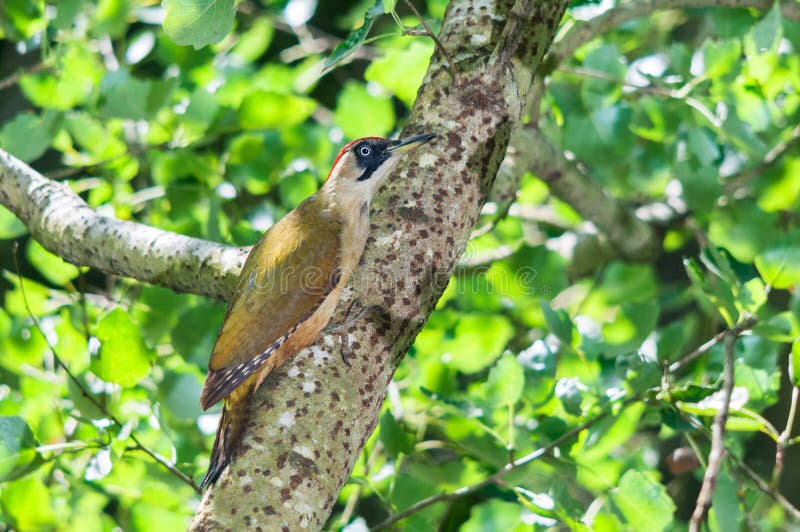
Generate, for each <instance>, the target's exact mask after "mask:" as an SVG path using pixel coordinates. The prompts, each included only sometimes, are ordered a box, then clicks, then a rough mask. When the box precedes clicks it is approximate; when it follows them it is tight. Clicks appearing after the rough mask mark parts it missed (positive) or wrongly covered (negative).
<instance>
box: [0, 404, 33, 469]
mask: <svg viewBox="0 0 800 532" xmlns="http://www.w3.org/2000/svg"><path fill="white" fill-rule="evenodd" d="M37 446H38V442H37V441H36V439H35V438H34V437H33V432H32V431H31V428H30V427H29V426H28V424H27V423H25V420H23V419H22V418H20V417H17V416H11V417H6V416H2V417H0V482H7V481H9V480H14V479H16V478H19V477H22V476H24V475H27V474H28V473H30V472H31V471H34V470H35V469H36V468H37V467H39V466H40V465H42V464H43V463H44V460H42V457H41V455H39V453H38V452H37V451H36V447H37Z"/></svg>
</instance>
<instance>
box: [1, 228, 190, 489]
mask: <svg viewBox="0 0 800 532" xmlns="http://www.w3.org/2000/svg"><path fill="white" fill-rule="evenodd" d="M17 248H18V246H17V244H16V243H15V244H14V249H13V250H12V256H13V260H14V268H15V269H16V270H17V277H18V278H19V290H20V293H21V294H22V302H23V304H24V305H25V310H26V311H27V312H28V316H29V317H30V318H31V320H33V324H34V325H35V326H36V329H37V330H38V331H39V334H40V335H41V336H42V338H44V341H45V343H46V344H47V347H49V348H50V351H51V352H52V353H53V360H55V362H56V364H57V365H58V366H60V367H61V369H63V370H64V373H66V374H67V377H68V378H69V379H70V380H71V381H72V382H73V383H74V384H75V386H77V387H78V389H79V390H80V391H81V394H82V395H83V396H84V397H85V398H86V399H88V400H89V402H90V403H92V404H93V405H94V406H95V407H97V409H98V410H99V411H100V412H101V413H102V414H103V416H105V417H106V418H108V419H110V420H111V422H112V423H114V424H115V425H116V426H117V427H119V428H120V429H121V428H122V427H123V423H121V422H120V421H119V420H118V419H117V418H116V417H115V416H114V414H112V413H111V412H109V410H108V409H107V408H106V406H105V405H104V404H103V403H101V402H100V401H98V400H97V398H96V397H94V395H92V394H91V393H90V392H89V390H87V389H86V387H85V386H84V385H83V383H82V382H81V381H80V380H79V379H78V378H77V377H76V376H75V374H74V373H72V371H70V369H69V367H67V365H66V364H65V363H64V361H63V360H61V357H60V356H59V355H58V353H57V352H56V348H55V346H54V345H53V344H52V343H51V342H50V340H49V339H48V338H47V335H45V333H44V330H43V329H42V325H41V323H40V322H39V318H37V317H36V315H35V314H34V313H33V311H32V310H31V307H30V306H29V305H28V297H27V295H26V293H25V286H24V284H23V280H22V275H21V274H20V268H19V261H18V260H17ZM128 437H129V438H130V439H131V440H132V441H133V442H134V443H135V444H136V448H137V449H138V450H140V451H142V452H144V453H147V454H148V455H150V457H152V458H153V459H154V460H155V461H156V462H158V463H159V464H161V465H162V466H164V467H165V468H166V469H167V470H168V471H169V472H170V473H172V474H173V475H175V476H177V477H178V478H180V479H181V480H182V481H184V482H185V483H186V484H188V485H189V486H191V487H192V489H194V491H195V492H196V493H197V494H198V495H199V494H201V493H202V491H201V490H200V488H199V486H197V484H195V482H194V480H193V479H192V478H191V477H190V476H189V475H187V474H186V473H184V472H183V471H181V470H179V469H178V468H177V467H175V464H173V463H172V462H170V461H169V460H168V459H166V458H165V457H163V456H161V455H160V454H158V453H157V452H155V451H153V450H152V449H150V448H149V447H147V446H146V445H144V444H143V443H142V442H141V441H139V438H137V437H136V435H135V434H134V433H133V432H131V433H130V434H129V435H128Z"/></svg>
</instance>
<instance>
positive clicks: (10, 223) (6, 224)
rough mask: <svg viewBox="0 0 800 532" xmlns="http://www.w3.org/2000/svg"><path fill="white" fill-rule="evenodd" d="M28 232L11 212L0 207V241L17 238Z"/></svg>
mask: <svg viewBox="0 0 800 532" xmlns="http://www.w3.org/2000/svg"><path fill="white" fill-rule="evenodd" d="M27 232H28V228H27V227H25V224H23V223H22V222H20V221H19V218H17V217H16V216H15V215H14V213H13V212H11V211H9V210H8V209H6V208H5V207H3V206H2V205H0V240H5V239H8V238H17V237H20V236H22V235H24V234H25V233H27Z"/></svg>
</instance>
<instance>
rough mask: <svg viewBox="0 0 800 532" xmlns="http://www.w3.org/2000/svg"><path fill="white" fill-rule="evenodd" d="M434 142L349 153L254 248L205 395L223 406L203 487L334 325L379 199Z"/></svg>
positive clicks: (204, 400)
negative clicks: (265, 397)
mask: <svg viewBox="0 0 800 532" xmlns="http://www.w3.org/2000/svg"><path fill="white" fill-rule="evenodd" d="M434 137H435V135H433V134H425V135H416V136H414V137H410V138H407V139H404V140H391V139H383V138H378V137H367V138H363V139H359V140H355V141H353V142H351V143H349V144H348V145H347V146H345V147H344V148H342V150H341V151H340V152H339V155H338V156H337V157H336V160H335V161H334V163H333V168H332V169H331V171H330V174H328V179H327V180H326V181H325V184H324V185H323V186H322V188H321V189H320V190H319V191H318V192H317V193H316V194H314V195H313V196H311V197H309V198H308V199H306V200H305V201H303V202H302V203H301V204H300V205H298V206H297V207H296V208H295V209H294V210H293V211H292V212H290V213H289V214H287V215H286V216H285V217H284V218H283V219H281V220H280V221H279V222H278V223H276V224H275V225H274V226H272V227H271V228H270V229H269V230H268V231H267V232H266V233H265V234H264V236H262V237H261V239H260V240H259V241H258V243H256V245H255V246H253V249H252V250H251V251H250V255H248V257H247V260H246V261H245V263H244V268H243V270H242V274H241V276H240V278H239V284H238V286H237V288H236V292H235V293H234V296H233V300H232V301H231V302H230V304H229V305H228V311H227V313H226V314H225V320H224V321H223V323H222V328H221V330H220V333H219V337H218V338H217V342H216V344H215V345H214V350H213V352H212V353H211V360H210V362H209V364H208V376H207V377H206V383H205V386H204V387H203V392H202V394H201V395H200V405H201V407H202V408H203V410H206V409H207V408H209V407H210V406H212V405H214V404H215V403H217V402H218V401H219V400H221V399H224V400H225V402H224V405H223V409H222V418H221V419H220V422H219V428H218V429H217V435H216V439H215V440H214V447H213V449H212V451H211V463H210V465H209V468H208V473H206V476H205V478H204V479H203V483H202V485H203V486H204V487H205V486H207V485H209V484H212V483H214V482H215V481H216V480H217V478H218V477H219V475H220V474H221V473H222V470H223V469H224V468H225V467H226V466H227V465H228V464H229V463H230V460H231V458H232V456H233V455H234V453H235V452H236V447H237V446H238V445H239V443H240V440H241V438H242V433H243V429H244V426H245V422H246V419H247V416H248V408H247V405H248V404H249V398H250V396H251V395H252V394H253V393H254V392H255V391H256V390H257V389H258V387H259V386H260V385H261V383H262V382H263V381H264V379H265V378H266V377H267V375H269V374H270V373H271V372H272V370H274V369H275V368H276V367H278V366H280V365H281V364H283V363H284V362H285V361H286V360H287V359H288V358H290V357H292V356H294V355H295V354H297V352H298V351H300V350H301V349H302V348H304V347H306V346H308V345H310V344H311V343H312V342H313V341H314V340H315V339H316V337H317V335H318V334H319V333H320V331H322V329H323V328H325V326H326V325H327V324H328V322H329V321H330V319H331V316H332V315H333V311H334V309H335V308H336V304H337V303H338V302H339V297H340V296H341V294H342V290H343V288H344V286H345V285H346V284H347V281H348V279H349V278H350V274H351V273H352V271H353V270H354V269H355V267H356V265H358V261H359V260H360V259H361V255H362V254H363V252H364V245H365V243H366V240H367V232H368V230H369V203H370V200H371V199H372V197H373V195H374V194H375V191H376V190H377V189H378V187H379V186H380V184H381V183H383V181H384V180H385V179H386V177H387V176H388V175H389V173H390V172H391V171H392V170H393V169H394V167H395V165H396V164H397V162H398V160H399V159H400V158H401V157H402V156H403V155H404V154H406V153H408V152H409V151H411V150H413V149H414V148H417V147H418V146H421V145H423V144H425V143H426V142H428V141H430V140H431V139H432V138H434Z"/></svg>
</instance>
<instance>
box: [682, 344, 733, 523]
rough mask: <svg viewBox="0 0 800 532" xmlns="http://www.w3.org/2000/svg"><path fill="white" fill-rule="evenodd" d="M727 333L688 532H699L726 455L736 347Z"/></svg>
mask: <svg viewBox="0 0 800 532" xmlns="http://www.w3.org/2000/svg"><path fill="white" fill-rule="evenodd" d="M727 333H728V334H726V335H725V337H724V342H725V365H724V369H723V377H722V381H723V384H722V404H721V405H720V407H719V410H718V411H717V415H716V416H715V417H714V425H713V426H712V427H711V451H710V452H709V453H708V466H707V467H706V472H705V475H704V476H703V485H702V486H701V487H700V494H699V495H698V496H697V506H695V508H694V512H693V513H692V518H691V520H690V521H689V531H690V532H699V531H700V529H701V528H702V525H703V520H704V519H705V517H706V513H707V512H708V509H709V508H710V507H711V497H712V496H713V495H714V488H716V486H717V476H718V475H719V470H720V468H721V467H722V460H723V459H724V458H725V454H726V452H725V423H726V422H727V421H728V409H729V408H730V405H731V395H732V394H733V377H734V374H733V373H734V371H733V363H734V360H733V348H734V346H735V345H736V338H737V336H736V334H735V333H734V332H733V331H727Z"/></svg>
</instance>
